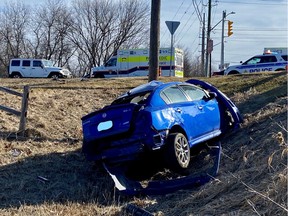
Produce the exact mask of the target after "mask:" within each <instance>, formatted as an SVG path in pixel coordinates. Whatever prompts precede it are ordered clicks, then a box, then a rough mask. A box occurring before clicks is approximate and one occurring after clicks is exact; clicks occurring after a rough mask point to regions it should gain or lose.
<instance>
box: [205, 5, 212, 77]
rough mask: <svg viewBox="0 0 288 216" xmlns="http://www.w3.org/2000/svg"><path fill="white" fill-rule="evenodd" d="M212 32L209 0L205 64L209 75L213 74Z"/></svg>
mask: <svg viewBox="0 0 288 216" xmlns="http://www.w3.org/2000/svg"><path fill="white" fill-rule="evenodd" d="M210 32H211V0H209V3H208V26H207V41H206V64H205V73H206V76H207V77H210V76H211V73H210V70H209V69H210V66H209V64H210V58H211V55H210V54H211V52H210V49H209V45H211V41H210Z"/></svg>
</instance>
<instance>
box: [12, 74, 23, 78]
mask: <svg viewBox="0 0 288 216" xmlns="http://www.w3.org/2000/svg"><path fill="white" fill-rule="evenodd" d="M12 78H17V79H18V78H22V76H21V74H20V73H13V74H12Z"/></svg>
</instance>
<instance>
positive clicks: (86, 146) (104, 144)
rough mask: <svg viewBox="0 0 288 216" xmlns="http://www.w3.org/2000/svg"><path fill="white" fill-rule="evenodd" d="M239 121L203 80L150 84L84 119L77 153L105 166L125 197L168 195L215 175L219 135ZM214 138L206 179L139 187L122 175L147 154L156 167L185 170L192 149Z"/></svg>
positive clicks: (234, 109) (225, 100)
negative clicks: (154, 193)
mask: <svg viewBox="0 0 288 216" xmlns="http://www.w3.org/2000/svg"><path fill="white" fill-rule="evenodd" d="M241 122H242V117H241V115H240V113H239V110H238V108H237V107H236V106H235V105H234V103H233V102H232V101H231V100H230V99H229V98H228V97H227V96H226V95H225V94H223V93H222V92H221V91H220V90H218V89H217V88H216V87H214V86H212V85H211V84H209V83H207V82H204V81H200V80H195V79H191V80H188V81H186V82H169V83H163V82H159V81H152V82H150V83H147V84H143V85H140V86H138V87H136V88H134V89H131V90H130V91H128V92H127V93H125V94H123V95H121V96H119V97H118V98H117V99H116V100H114V101H113V102H112V103H111V105H108V106H106V107H104V108H103V109H100V110H98V111H95V112H92V113H90V114H88V115H86V116H84V117H83V118H82V127H83V146H82V151H83V153H84V154H85V155H86V157H87V159H89V160H93V161H100V162H102V163H103V164H104V167H105V168H106V170H107V171H108V173H109V174H110V175H111V177H112V179H113V180H114V182H115V185H116V187H117V188H118V189H119V190H120V191H123V192H126V193H129V194H135V193H153V192H157V193H160V192H161V193H162V192H163V191H164V192H165V191H167V192H168V191H173V190H175V189H179V188H182V187H186V186H188V185H192V184H195V182H197V184H199V182H206V180H207V179H210V177H211V176H214V175H216V174H217V171H218V166H219V160H220V147H221V146H220V141H219V137H220V136H221V135H223V134H224V133H225V132H227V131H228V130H230V129H234V128H238V127H239V124H240V123H241ZM213 140H217V141H215V142H214V143H216V149H218V151H216V152H217V154H216V160H215V162H214V165H213V167H214V168H213V170H212V172H210V174H209V175H208V174H207V173H205V175H206V178H204V177H203V176H202V177H201V178H200V177H195V178H196V180H195V179H194V180H195V181H194V180H193V179H192V177H191V176H190V177H189V176H185V177H184V178H178V180H176V181H175V182H174V183H173V181H168V182H170V183H168V182H167V181H157V182H158V183H155V182H154V183H153V182H150V184H148V186H146V187H145V188H144V187H142V186H141V185H140V184H139V183H138V182H137V181H134V180H130V179H129V178H128V177H127V176H128V175H127V172H128V171H127V167H130V166H131V164H134V163H137V161H141V163H146V162H147V160H149V157H150V155H156V158H157V161H156V162H155V163H154V164H155V166H156V164H158V163H159V164H163V166H164V167H167V168H169V169H171V170H173V171H175V172H179V173H181V172H185V170H187V169H188V168H189V165H190V160H191V154H193V147H194V146H196V145H198V144H202V143H205V142H211V141H213ZM191 150H192V152H191ZM214 153H215V151H214ZM147 158H148V159H147ZM145 161H146V162H145ZM152 166H153V165H152ZM207 176H210V177H209V178H207ZM201 179H202V180H201ZM204 179H206V180H204ZM159 182H161V183H159ZM193 182H194V183H193ZM165 185H166V186H165ZM155 186H156V187H155ZM165 188H166V189H165Z"/></svg>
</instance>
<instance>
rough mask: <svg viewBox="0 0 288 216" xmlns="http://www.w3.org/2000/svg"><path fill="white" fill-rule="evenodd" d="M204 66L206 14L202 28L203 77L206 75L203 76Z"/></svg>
mask: <svg viewBox="0 0 288 216" xmlns="http://www.w3.org/2000/svg"><path fill="white" fill-rule="evenodd" d="M204 64H205V13H204V14H203V26H202V52H201V75H204V74H203V73H204ZM204 76H205V75H204Z"/></svg>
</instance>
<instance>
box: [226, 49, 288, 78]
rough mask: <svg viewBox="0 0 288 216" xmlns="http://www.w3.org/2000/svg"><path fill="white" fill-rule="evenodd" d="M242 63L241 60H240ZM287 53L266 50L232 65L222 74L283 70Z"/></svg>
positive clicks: (285, 68) (285, 66)
mask: <svg viewBox="0 0 288 216" xmlns="http://www.w3.org/2000/svg"><path fill="white" fill-rule="evenodd" d="M240 63H242V62H240ZM287 65H288V63H287V54H279V53H276V52H270V51H267V52H265V53H264V54H263V55H256V56H253V57H252V58H250V59H248V60H247V61H245V62H244V63H242V64H241V65H232V66H230V67H228V68H227V69H226V70H225V71H224V75H231V74H242V73H253V72H269V71H285V70H287Z"/></svg>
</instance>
